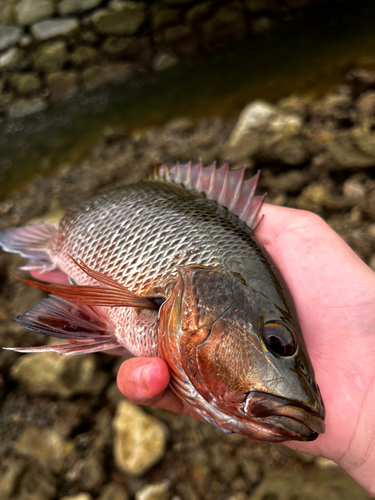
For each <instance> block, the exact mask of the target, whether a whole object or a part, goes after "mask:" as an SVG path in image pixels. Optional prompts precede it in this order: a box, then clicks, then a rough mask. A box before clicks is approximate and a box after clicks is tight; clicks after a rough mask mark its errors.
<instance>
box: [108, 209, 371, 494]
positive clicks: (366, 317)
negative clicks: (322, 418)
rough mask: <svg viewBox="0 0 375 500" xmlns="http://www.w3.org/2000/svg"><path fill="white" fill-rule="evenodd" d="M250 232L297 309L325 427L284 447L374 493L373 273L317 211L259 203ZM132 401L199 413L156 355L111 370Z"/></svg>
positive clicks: (187, 412) (177, 410)
mask: <svg viewBox="0 0 375 500" xmlns="http://www.w3.org/2000/svg"><path fill="white" fill-rule="evenodd" d="M262 213H264V214H265V218H264V220H263V221H262V223H261V224H260V226H259V227H258V229H257V230H256V233H255V234H256V236H257V238H258V239H259V241H260V242H261V243H262V244H263V245H264V246H265V248H266V249H267V251H268V252H269V254H270V255H271V257H272V259H273V260H274V262H275V264H276V266H277V267H278V268H279V270H280V271H281V273H282V275H283V277H284V279H285V281H286V283H287V285H288V287H289V290H290V292H291V295H292V297H293V299H294V303H295V306H296V309H297V313H298V318H299V320H300V324H301V328H302V332H303V335H304V339H305V342H306V345H307V348H308V351H309V355H310V358H311V362H312V364H313V366H314V369H315V374H316V380H317V383H318V385H319V387H320V390H321V393H322V397H323V401H324V403H325V406H326V411H327V417H326V432H325V434H322V435H320V436H319V437H318V438H317V440H316V441H313V442H298V443H297V442H290V443H288V446H290V447H291V448H294V449H298V450H301V451H304V452H307V453H311V454H314V455H320V456H324V457H326V458H329V459H331V460H334V461H335V462H336V463H338V464H339V465H341V466H342V467H343V468H344V469H346V470H347V472H348V473H349V474H351V475H352V477H353V478H354V479H356V480H357V481H358V482H359V483H360V484H361V485H362V486H363V487H365V488H366V489H367V490H368V491H369V492H370V493H371V494H373V495H375V439H374V438H375V273H374V272H373V271H372V270H371V269H370V268H369V267H367V266H366V265H365V264H364V263H363V262H362V261H361V260H360V258H359V257H358V256H357V255H356V254H355V253H354V252H353V251H352V250H351V249H350V248H349V246H348V245H346V243H345V242H344V241H343V240H342V239H341V238H340V237H339V236H338V235H337V234H336V233H335V232H334V231H333V230H332V229H331V228H330V227H329V226H328V225H327V224H325V223H324V222H323V221H322V220H321V219H320V218H319V217H318V216H316V215H314V214H311V213H308V212H302V211H298V210H293V209H288V208H280V207H274V206H270V205H264V206H263V208H262ZM117 380H118V386H119V389H120V391H121V392H122V393H123V394H124V395H125V396H126V397H127V398H128V399H129V400H130V401H132V402H134V403H137V404H144V405H154V406H159V407H163V408H166V409H169V410H172V411H175V412H179V413H184V414H188V415H190V416H192V417H194V418H199V417H198V416H197V414H195V413H194V411H192V410H190V409H188V408H187V407H186V406H184V405H183V404H182V403H181V401H180V400H179V399H178V398H177V397H176V396H175V395H174V393H173V392H172V391H171V389H170V388H169V387H168V383H169V371H168V367H167V365H166V363H165V362H164V361H163V360H162V359H159V358H131V359H129V360H127V361H125V362H124V363H123V364H122V366H121V368H120V370H119V373H118V379H117Z"/></svg>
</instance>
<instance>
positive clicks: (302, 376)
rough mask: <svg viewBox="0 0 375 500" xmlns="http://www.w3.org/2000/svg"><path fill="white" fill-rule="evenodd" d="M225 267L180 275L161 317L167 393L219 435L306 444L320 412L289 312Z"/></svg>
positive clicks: (317, 428)
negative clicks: (168, 373) (168, 384)
mask: <svg viewBox="0 0 375 500" xmlns="http://www.w3.org/2000/svg"><path fill="white" fill-rule="evenodd" d="M280 304H281V303H280V302H279V303H274V302H273V300H272V298H271V299H270V298H268V297H267V294H264V293H263V292H260V291H258V290H257V289H256V288H254V287H252V286H250V285H249V284H248V283H247V282H246V281H245V280H244V278H243V277H242V276H241V275H240V274H238V273H236V272H231V271H229V270H228V269H224V268H219V267H218V268H207V267H202V266H186V267H182V268H180V269H179V276H178V279H177V280H176V281H175V282H174V285H173V287H172V290H171V292H170V294H169V298H168V299H167V300H166V302H165V303H164V304H163V306H162V307H161V310H160V322H159V346H160V355H161V356H162V357H163V358H164V359H165V360H166V361H167V363H168V364H169V366H170V369H171V375H172V378H171V387H172V389H173V390H174V391H175V392H176V394H177V395H178V396H179V397H180V399H181V400H182V401H183V402H184V403H186V404H187V405H188V406H190V407H192V408H194V409H195V410H197V411H198V412H199V413H200V414H201V415H202V416H203V417H204V418H206V420H208V421H210V422H211V423H213V424H214V425H216V426H218V427H220V428H221V429H223V430H224V431H225V432H237V433H239V434H242V435H243V436H245V437H248V438H250V439H254V440H258V441H268V442H280V441H287V440H300V441H310V440H313V439H316V437H317V436H318V434H319V433H322V432H324V422H323V421H324V416H325V412H324V405H323V402H322V398H321V395H320V392H319V388H318V386H317V384H316V382H315V378H314V370H313V367H312V365H311V362H310V360H309V357H308V354H307V350H306V347H305V344H304V341H303V338H302V334H301V330H300V327H299V324H298V320H297V319H296V316H295V314H294V313H293V307H291V308H290V310H287V309H288V308H287V306H286V305H285V301H284V303H283V307H280Z"/></svg>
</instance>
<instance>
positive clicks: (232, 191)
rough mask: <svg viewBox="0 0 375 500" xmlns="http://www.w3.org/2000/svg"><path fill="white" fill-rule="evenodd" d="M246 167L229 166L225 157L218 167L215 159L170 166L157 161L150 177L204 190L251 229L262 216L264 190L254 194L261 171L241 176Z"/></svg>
mask: <svg viewBox="0 0 375 500" xmlns="http://www.w3.org/2000/svg"><path fill="white" fill-rule="evenodd" d="M245 171H246V167H242V168H240V169H238V170H229V163H228V161H226V162H225V163H224V164H223V165H222V166H221V167H220V168H217V166H216V162H214V163H212V164H211V165H210V166H209V167H203V164H202V162H201V161H199V162H198V163H197V164H196V165H192V163H191V162H189V163H184V164H180V163H176V165H174V166H173V167H168V166H167V165H158V166H157V167H156V168H155V170H154V172H153V174H152V176H151V178H152V179H154V180H165V181H167V182H174V183H176V184H182V185H183V186H184V187H186V188H187V189H192V190H193V191H196V192H198V193H202V194H204V195H205V196H206V197H207V198H208V199H209V200H215V201H216V202H217V203H218V204H219V205H222V206H223V207H226V208H227V209H228V210H229V211H230V212H232V213H233V214H235V215H237V216H238V218H239V219H241V220H243V221H244V222H245V223H246V224H247V225H248V226H249V228H250V229H252V230H253V231H254V230H255V229H256V228H257V226H258V225H259V223H260V221H261V220H262V219H259V220H256V219H257V216H258V214H259V211H260V209H261V207H262V204H263V201H264V198H265V197H266V194H264V195H262V196H255V189H256V187H257V183H258V179H259V173H260V172H259V171H258V172H257V173H256V174H255V175H254V176H253V177H251V178H250V179H247V180H243V178H244V175H245Z"/></svg>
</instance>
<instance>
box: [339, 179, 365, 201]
mask: <svg viewBox="0 0 375 500" xmlns="http://www.w3.org/2000/svg"><path fill="white" fill-rule="evenodd" d="M342 191H343V193H344V196H347V197H348V198H362V197H363V196H365V194H366V189H365V188H364V186H363V185H362V184H361V183H360V182H359V181H356V180H355V179H348V180H346V181H345V182H344V184H343V187H342Z"/></svg>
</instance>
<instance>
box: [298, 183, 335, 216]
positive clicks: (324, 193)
mask: <svg viewBox="0 0 375 500" xmlns="http://www.w3.org/2000/svg"><path fill="white" fill-rule="evenodd" d="M330 196H331V192H330V189H329V188H328V186H326V185H325V184H318V183H312V184H310V185H309V186H307V187H306V188H305V189H304V190H303V191H302V193H301V194H300V196H299V197H298V198H297V200H296V205H297V207H298V208H301V209H302V210H311V211H312V212H318V211H319V210H320V208H321V207H322V206H323V205H325V203H326V201H327V200H329V198H330Z"/></svg>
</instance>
